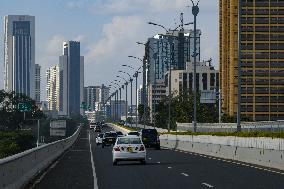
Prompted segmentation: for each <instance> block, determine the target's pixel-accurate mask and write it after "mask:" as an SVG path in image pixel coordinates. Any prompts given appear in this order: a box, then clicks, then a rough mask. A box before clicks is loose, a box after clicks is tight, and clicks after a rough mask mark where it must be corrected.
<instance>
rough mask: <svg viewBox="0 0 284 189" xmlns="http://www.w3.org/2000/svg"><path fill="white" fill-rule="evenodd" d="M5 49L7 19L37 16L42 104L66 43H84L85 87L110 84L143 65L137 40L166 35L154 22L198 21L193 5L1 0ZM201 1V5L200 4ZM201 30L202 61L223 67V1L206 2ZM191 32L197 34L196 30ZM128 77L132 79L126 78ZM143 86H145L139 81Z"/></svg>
mask: <svg viewBox="0 0 284 189" xmlns="http://www.w3.org/2000/svg"><path fill="white" fill-rule="evenodd" d="M0 2H1V6H0V16H1V18H2V24H0V31H1V32H0V39H1V42H0V50H1V52H4V50H3V45H4V38H3V31H4V29H3V17H4V16H5V15H32V16H35V20H36V23H35V25H36V28H35V33H36V36H35V37H36V39H35V45H36V50H35V54H36V55H35V56H36V57H35V62H36V63H37V64H39V65H41V98H42V99H41V100H45V97H46V91H45V87H46V76H45V73H46V70H47V68H49V67H50V66H54V65H57V64H58V62H59V56H60V55H62V43H63V41H66V40H76V41H80V42H81V55H82V56H84V57H85V86H89V85H101V84H105V85H108V84H109V83H110V82H111V81H112V80H114V79H115V78H116V75H117V74H118V70H124V71H129V72H130V73H131V70H126V69H125V68H124V67H122V66H121V65H122V64H128V65H130V66H132V67H134V68H138V67H140V66H141V65H140V64H141V63H140V62H139V61H135V60H134V59H130V58H128V56H129V55H132V56H138V57H141V58H142V57H143V55H144V48H143V46H139V45H137V44H136V42H137V41H141V42H146V41H147V39H148V38H149V37H152V36H154V35H156V34H157V33H163V32H164V31H163V29H162V28H159V27H155V26H152V25H149V24H147V22H149V21H152V22H155V23H159V24H161V25H164V26H165V27H166V28H175V27H176V26H177V25H179V23H180V19H179V17H180V13H181V12H183V13H184V22H185V23H186V22H192V21H193V16H192V14H191V7H190V6H191V1H190V0H0ZM195 2H196V0H195ZM199 8H200V12H199V15H198V16H197V28H198V29H201V31H202V35H201V59H202V60H208V59H209V58H212V59H213V65H215V66H216V68H218V67H219V44H218V39H219V36H218V0H200V3H199ZM186 28H188V29H192V26H187V27H186ZM3 54H4V53H0V62H1V64H0V65H1V66H0V89H3V80H4V78H3V77H4V76H3V71H4V60H3ZM125 77H126V76H125ZM139 82H140V83H141V81H139Z"/></svg>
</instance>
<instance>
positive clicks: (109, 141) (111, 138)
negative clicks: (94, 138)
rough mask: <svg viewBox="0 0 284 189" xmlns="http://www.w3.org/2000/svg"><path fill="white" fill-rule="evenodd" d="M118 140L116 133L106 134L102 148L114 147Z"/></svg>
mask: <svg viewBox="0 0 284 189" xmlns="http://www.w3.org/2000/svg"><path fill="white" fill-rule="evenodd" d="M116 138H117V134H116V132H106V133H105V134H104V136H103V141H102V148H104V147H105V146H110V145H114V144H115V141H116Z"/></svg>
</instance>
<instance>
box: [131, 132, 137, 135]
mask: <svg viewBox="0 0 284 189" xmlns="http://www.w3.org/2000/svg"><path fill="white" fill-rule="evenodd" d="M128 135H139V133H138V132H129V133H128Z"/></svg>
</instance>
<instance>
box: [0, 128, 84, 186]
mask: <svg viewBox="0 0 284 189" xmlns="http://www.w3.org/2000/svg"><path fill="white" fill-rule="evenodd" d="M81 127H82V126H80V127H78V129H77V131H76V132H75V133H74V134H73V135H72V136H70V137H68V138H66V139H62V140H59V141H55V142H53V143H49V144H44V145H42V146H39V147H36V148H32V149H30V150H27V151H24V152H21V153H19V154H15V155H13V156H9V157H6V158H4V159H0V188H1V189H2V188H3V189H18V188H22V187H23V186H25V185H26V184H28V183H29V181H30V180H31V179H32V178H33V177H35V176H36V175H37V174H38V173H40V172H41V171H43V170H44V169H45V168H47V167H48V166H49V165H50V164H51V163H52V162H53V161H54V160H55V159H57V158H58V157H59V156H60V155H62V154H63V152H64V151H66V150H67V149H68V148H69V147H71V146H72V145H73V143H74V142H75V141H76V140H77V138H78V135H79V133H80V130H81Z"/></svg>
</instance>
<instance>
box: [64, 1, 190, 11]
mask: <svg viewBox="0 0 284 189" xmlns="http://www.w3.org/2000/svg"><path fill="white" fill-rule="evenodd" d="M189 3H190V1H188V0H97V1H95V2H94V1H88V0H78V1H71V2H68V3H67V8H68V9H72V10H74V9H75V10H77V9H87V10H88V11H89V12H91V13H94V14H128V13H145V12H146V13H147V12H148V13H157V12H169V11H171V12H172V11H178V10H185V9H186V7H187V5H189Z"/></svg>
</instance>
